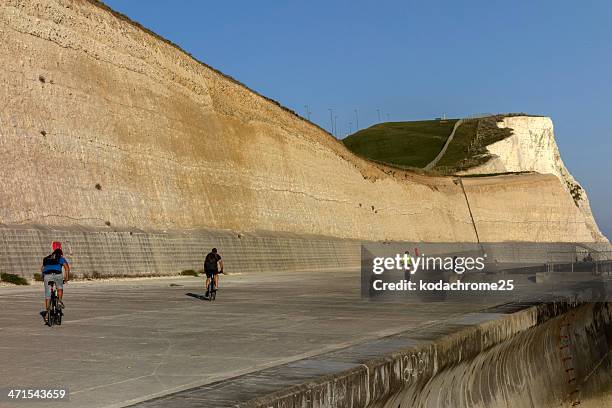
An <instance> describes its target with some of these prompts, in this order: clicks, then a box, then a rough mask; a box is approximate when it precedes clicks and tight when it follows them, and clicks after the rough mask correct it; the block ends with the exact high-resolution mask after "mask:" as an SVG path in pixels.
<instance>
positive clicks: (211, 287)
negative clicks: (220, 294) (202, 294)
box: [206, 276, 217, 302]
mask: <svg viewBox="0 0 612 408" xmlns="http://www.w3.org/2000/svg"><path fill="white" fill-rule="evenodd" d="M206 293H208V301H209V302H212V301H214V300H215V298H216V297H217V288H216V286H215V277H214V276H213V277H212V278H210V283H209V284H208V287H207V288H206Z"/></svg>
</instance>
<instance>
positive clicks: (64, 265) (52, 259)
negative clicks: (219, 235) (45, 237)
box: [40, 242, 70, 310]
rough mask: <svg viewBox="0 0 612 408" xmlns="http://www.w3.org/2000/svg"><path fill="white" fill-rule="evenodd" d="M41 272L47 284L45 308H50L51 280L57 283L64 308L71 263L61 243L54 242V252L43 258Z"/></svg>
mask: <svg viewBox="0 0 612 408" xmlns="http://www.w3.org/2000/svg"><path fill="white" fill-rule="evenodd" d="M40 272H41V274H42V277H43V282H44V285H45V310H47V309H48V308H49V299H51V290H50V287H49V282H53V283H54V284H55V285H56V287H57V297H58V300H59V305H60V307H62V308H63V307H64V302H63V301H62V297H63V296H64V281H66V282H68V281H69V280H70V265H69V264H68V261H67V260H66V258H64V253H63V251H62V244H61V243H59V242H53V252H52V253H51V254H50V255H47V256H46V257H44V258H43V264H42V266H41V267H40Z"/></svg>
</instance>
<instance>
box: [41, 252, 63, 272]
mask: <svg viewBox="0 0 612 408" xmlns="http://www.w3.org/2000/svg"><path fill="white" fill-rule="evenodd" d="M67 263H68V261H66V258H64V257H63V256H62V257H61V258H60V260H59V262H58V263H57V264H55V265H45V266H44V267H43V273H56V272H61V271H62V266H64V264H67Z"/></svg>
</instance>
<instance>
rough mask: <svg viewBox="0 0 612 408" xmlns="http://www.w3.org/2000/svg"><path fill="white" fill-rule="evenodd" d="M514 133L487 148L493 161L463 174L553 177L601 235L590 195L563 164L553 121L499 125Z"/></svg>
mask: <svg viewBox="0 0 612 408" xmlns="http://www.w3.org/2000/svg"><path fill="white" fill-rule="evenodd" d="M497 126H498V127H500V128H509V129H512V135H511V136H510V137H508V138H506V139H503V140H500V141H498V142H495V143H492V144H490V145H489V146H487V150H488V152H489V153H490V154H491V159H490V160H489V161H487V162H486V163H485V164H483V165H481V166H478V167H474V168H472V169H470V170H468V171H466V172H463V174H490V173H502V172H518V171H534V172H537V173H541V174H552V175H554V176H556V177H557V178H558V179H559V181H560V182H561V185H562V187H563V188H564V189H565V191H566V192H567V193H568V194H569V195H571V196H572V198H573V200H574V202H575V204H576V205H577V206H578V207H579V208H580V210H581V211H582V212H583V213H584V215H585V221H586V222H587V226H588V227H589V229H590V230H591V232H592V233H593V234H594V235H601V232H600V231H599V228H598V227H597V224H596V223H595V221H594V218H593V214H592V212H591V207H590V205H589V199H588V197H587V194H586V191H585V190H584V188H582V186H581V185H580V184H579V183H578V182H577V181H576V180H575V179H574V177H573V176H572V175H571V174H570V172H569V171H568V170H567V168H566V167H565V164H563V160H562V159H561V154H560V153H559V148H558V147H557V142H556V141H555V134H554V130H553V123H552V120H551V119H550V118H547V117H538V116H510V117H505V118H503V120H502V121H501V122H499V123H498V125H497Z"/></svg>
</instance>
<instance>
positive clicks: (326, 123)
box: [105, 0, 612, 237]
mask: <svg viewBox="0 0 612 408" xmlns="http://www.w3.org/2000/svg"><path fill="white" fill-rule="evenodd" d="M105 3H106V4H108V5H109V6H111V7H112V8H114V9H115V10H118V11H120V12H122V13H124V14H126V15H128V16H129V17H130V18H132V19H133V20H135V21H138V22H139V23H141V24H143V25H144V26H146V27H148V28H149V29H151V30H153V31H155V32H157V33H158V34H160V35H161V36H163V37H165V38H168V39H169V40H171V41H173V42H175V43H177V44H178V45H180V46H181V47H182V48H183V49H185V50H186V51H188V52H189V53H191V54H192V55H193V56H194V57H196V58H197V59H199V60H201V61H203V62H205V63H207V64H209V65H211V66H213V67H215V68H217V69H219V70H221V71H222V72H224V73H226V74H228V75H231V76H233V77H234V78H236V79H238V80H239V81H241V82H243V83H245V84H246V85H248V86H249V87H250V88H252V89H255V90H256V91H258V92H260V93H262V94H264V95H266V96H269V97H271V98H273V99H275V100H277V101H279V102H280V103H281V104H283V105H285V106H287V107H289V108H291V109H293V110H295V111H297V112H298V113H300V114H302V115H304V116H305V108H304V105H306V104H308V105H309V106H310V111H311V112H312V114H311V119H312V120H313V121H314V122H316V123H318V124H320V125H321V126H323V127H324V128H326V129H329V128H330V115H329V111H328V108H333V109H334V115H337V116H338V119H337V128H338V133H339V134H344V133H346V132H347V131H348V127H349V122H352V127H353V130H354V127H355V114H354V109H358V111H359V126H360V127H365V126H369V125H371V124H373V123H375V122H377V121H378V112H377V109H379V110H380V111H381V119H382V120H388V119H390V120H412V119H427V118H433V117H437V116H441V115H443V114H446V115H447V116H449V117H460V116H465V115H469V114H474V113H489V112H491V113H495V112H529V113H534V114H542V115H547V116H551V117H552V118H553V120H554V123H555V132H556V136H557V143H558V144H559V148H560V149H561V154H562V157H563V159H564V161H565V163H566V165H567V167H568V168H569V170H570V171H571V172H572V174H573V175H574V176H575V177H576V178H577V179H578V181H580V182H581V183H582V184H583V185H584V187H585V188H586V189H587V192H588V193H589V196H590V199H591V205H592V207H593V210H594V212H595V215H596V218H597V221H598V223H599V225H600V227H601V228H602V229H603V230H604V232H605V233H606V234H607V235H608V236H609V237H612V206H610V205H609V203H610V201H611V199H612V191H611V188H610V176H612V160H610V157H612V142H611V139H612V121H610V120H609V118H610V116H611V114H610V109H611V108H612V103H611V101H612V78H611V73H612V45H611V40H612V24H610V23H609V22H610V21H612V2H609V1H587V2H575V1H537V2H533V1H514V2H509V1H503V2H502V1H492V0H489V1H436V0H428V1H425V0H423V1H419V2H416V1H406V0H404V1H360V0H352V1H319V0H311V1H275V0H269V1H258V2H255V1H247V0H245V1H223V2H219V1H196V0H182V1H177V2H171V1H164V0H147V1H144V0H140V1H133V0H106V1H105Z"/></svg>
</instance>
